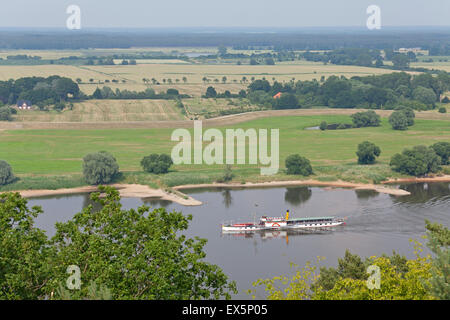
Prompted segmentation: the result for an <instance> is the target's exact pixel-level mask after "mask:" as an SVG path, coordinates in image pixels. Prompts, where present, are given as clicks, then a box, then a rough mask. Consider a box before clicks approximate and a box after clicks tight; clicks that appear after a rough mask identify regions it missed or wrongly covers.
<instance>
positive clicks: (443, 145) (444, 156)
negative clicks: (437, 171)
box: [430, 142, 450, 165]
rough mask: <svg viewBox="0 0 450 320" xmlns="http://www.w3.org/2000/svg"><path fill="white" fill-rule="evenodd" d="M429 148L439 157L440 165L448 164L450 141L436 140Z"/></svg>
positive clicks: (449, 162) (449, 161)
mask: <svg viewBox="0 0 450 320" xmlns="http://www.w3.org/2000/svg"><path fill="white" fill-rule="evenodd" d="M430 148H432V149H433V150H434V152H436V154H437V155H438V156H439V157H440V158H441V164H442V165H448V164H450V160H449V158H450V142H436V143H435V144H433V145H432V146H430Z"/></svg>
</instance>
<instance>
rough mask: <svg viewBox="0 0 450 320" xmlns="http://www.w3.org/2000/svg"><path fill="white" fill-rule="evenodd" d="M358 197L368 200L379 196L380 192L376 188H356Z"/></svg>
mask: <svg viewBox="0 0 450 320" xmlns="http://www.w3.org/2000/svg"><path fill="white" fill-rule="evenodd" d="M355 193H356V197H358V199H361V200H368V199H370V198H374V197H378V195H379V193H378V192H376V191H375V190H355Z"/></svg>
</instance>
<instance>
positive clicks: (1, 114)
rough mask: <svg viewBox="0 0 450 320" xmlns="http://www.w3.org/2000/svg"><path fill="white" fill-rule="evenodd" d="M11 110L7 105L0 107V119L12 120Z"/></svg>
mask: <svg viewBox="0 0 450 320" xmlns="http://www.w3.org/2000/svg"><path fill="white" fill-rule="evenodd" d="M11 115H12V112H11V108H9V107H2V108H0V121H12V116H11Z"/></svg>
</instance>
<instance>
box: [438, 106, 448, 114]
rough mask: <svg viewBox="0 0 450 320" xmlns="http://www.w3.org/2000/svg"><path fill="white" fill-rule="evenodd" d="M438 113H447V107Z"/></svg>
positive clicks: (441, 108)
mask: <svg viewBox="0 0 450 320" xmlns="http://www.w3.org/2000/svg"><path fill="white" fill-rule="evenodd" d="M438 111H439V112H440V113H447V108H446V107H440V108H439V110H438Z"/></svg>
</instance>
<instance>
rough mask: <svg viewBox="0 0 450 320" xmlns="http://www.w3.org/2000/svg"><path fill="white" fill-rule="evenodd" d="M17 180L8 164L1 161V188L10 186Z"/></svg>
mask: <svg viewBox="0 0 450 320" xmlns="http://www.w3.org/2000/svg"><path fill="white" fill-rule="evenodd" d="M14 180H16V177H15V176H14V174H13V171H12V168H11V166H10V165H9V163H8V162H6V161H4V160H0V186H4V185H7V184H10V183H12V182H14Z"/></svg>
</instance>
